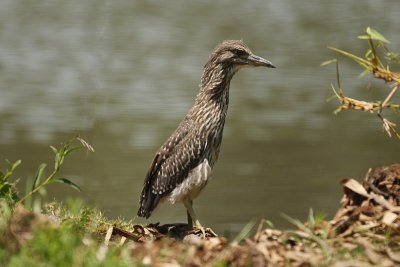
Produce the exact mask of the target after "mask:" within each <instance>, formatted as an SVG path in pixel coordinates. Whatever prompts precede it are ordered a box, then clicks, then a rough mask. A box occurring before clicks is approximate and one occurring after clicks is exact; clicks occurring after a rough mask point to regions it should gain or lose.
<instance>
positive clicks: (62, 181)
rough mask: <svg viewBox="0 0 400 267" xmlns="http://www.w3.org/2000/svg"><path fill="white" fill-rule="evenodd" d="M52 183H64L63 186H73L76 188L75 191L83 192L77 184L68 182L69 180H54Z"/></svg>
mask: <svg viewBox="0 0 400 267" xmlns="http://www.w3.org/2000/svg"><path fill="white" fill-rule="evenodd" d="M51 182H57V183H62V184H67V185H69V186H71V187H72V188H74V189H75V190H77V191H79V192H81V191H82V190H81V188H80V187H79V186H78V185H77V184H75V183H74V182H72V181H70V180H68V179H67V178H55V179H53V180H51Z"/></svg>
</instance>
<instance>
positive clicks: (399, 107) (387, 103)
mask: <svg viewBox="0 0 400 267" xmlns="http://www.w3.org/2000/svg"><path fill="white" fill-rule="evenodd" d="M358 38H359V39H362V40H367V42H368V45H369V49H368V50H367V52H366V53H365V55H364V57H360V56H356V55H354V54H352V53H350V52H347V51H344V50H341V49H338V48H335V47H329V49H331V50H333V51H335V52H337V53H339V54H342V55H344V56H346V57H348V58H350V59H352V60H354V61H356V62H357V63H358V64H360V65H361V66H362V67H363V68H364V69H365V70H364V71H363V72H362V73H361V76H363V75H365V74H367V73H370V74H372V76H373V77H374V78H376V79H380V80H383V81H384V82H386V83H387V84H388V85H389V87H390V91H389V93H388V94H387V95H386V97H385V99H383V100H377V101H374V102H368V101H363V100H357V99H354V98H350V97H347V96H345V95H344V93H343V88H342V86H341V83H340V74H339V63H338V59H336V58H334V59H332V60H328V61H325V62H323V63H322V64H321V66H324V65H328V64H330V63H336V80H337V86H338V89H335V87H334V86H333V85H331V86H332V89H333V91H334V93H335V97H337V98H338V99H339V101H340V106H339V107H338V108H337V109H336V110H335V113H338V112H340V111H342V110H346V109H353V110H362V111H368V112H370V113H375V114H377V116H378V118H379V119H380V120H381V121H382V125H383V129H384V130H385V131H386V133H387V134H388V135H389V136H392V135H395V136H396V137H397V138H399V139H400V134H399V133H398V132H397V130H396V124H395V123H393V122H391V121H389V120H388V119H386V118H385V117H384V116H383V111H384V110H392V111H393V112H394V113H398V112H399V111H400V104H396V103H391V100H392V98H393V96H394V95H395V93H396V92H397V89H398V88H399V84H400V73H397V72H394V71H392V70H391V66H392V65H398V64H400V57H399V54H398V53H395V52H393V51H391V50H390V49H389V48H388V44H389V43H390V42H389V41H388V40H387V39H386V38H385V37H384V36H383V35H382V34H380V33H379V32H378V31H376V30H374V29H372V28H370V27H368V28H367V29H366V31H365V35H361V36H358ZM381 55H383V56H384V60H383V59H382V56H381Z"/></svg>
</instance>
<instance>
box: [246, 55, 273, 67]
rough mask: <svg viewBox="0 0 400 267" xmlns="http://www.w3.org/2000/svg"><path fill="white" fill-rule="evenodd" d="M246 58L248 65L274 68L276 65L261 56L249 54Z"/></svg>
mask: <svg viewBox="0 0 400 267" xmlns="http://www.w3.org/2000/svg"><path fill="white" fill-rule="evenodd" d="M247 60H248V62H249V65H252V66H256V67H258V66H261V67H267V68H276V67H275V66H274V65H273V64H272V63H271V62H269V61H268V60H266V59H264V58H262V57H259V56H256V55H253V54H251V55H249V56H248V57H247Z"/></svg>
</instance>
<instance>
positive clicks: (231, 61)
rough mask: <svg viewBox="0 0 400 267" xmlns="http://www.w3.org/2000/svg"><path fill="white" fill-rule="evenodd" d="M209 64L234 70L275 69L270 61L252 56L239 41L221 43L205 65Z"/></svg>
mask: <svg viewBox="0 0 400 267" xmlns="http://www.w3.org/2000/svg"><path fill="white" fill-rule="evenodd" d="M210 63H211V64H221V65H222V66H223V67H224V68H233V69H234V70H237V69H239V68H241V67H246V66H250V67H268V68H275V66H274V65H273V64H272V63H271V62H270V61H268V60H266V59H264V58H262V57H259V56H256V55H254V54H253V53H252V52H251V50H250V49H249V48H248V47H247V45H246V44H245V43H244V42H243V41H241V40H227V41H223V42H222V43H221V44H219V45H218V46H217V47H216V48H215V49H214V51H213V52H212V53H211V55H210V58H209V60H208V63H207V64H210Z"/></svg>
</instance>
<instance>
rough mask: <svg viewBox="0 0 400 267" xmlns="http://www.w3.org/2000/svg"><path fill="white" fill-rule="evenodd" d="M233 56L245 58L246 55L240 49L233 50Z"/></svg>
mask: <svg viewBox="0 0 400 267" xmlns="http://www.w3.org/2000/svg"><path fill="white" fill-rule="evenodd" d="M235 54H236V55H238V56H245V55H246V54H247V53H246V51H244V50H242V49H235Z"/></svg>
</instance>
